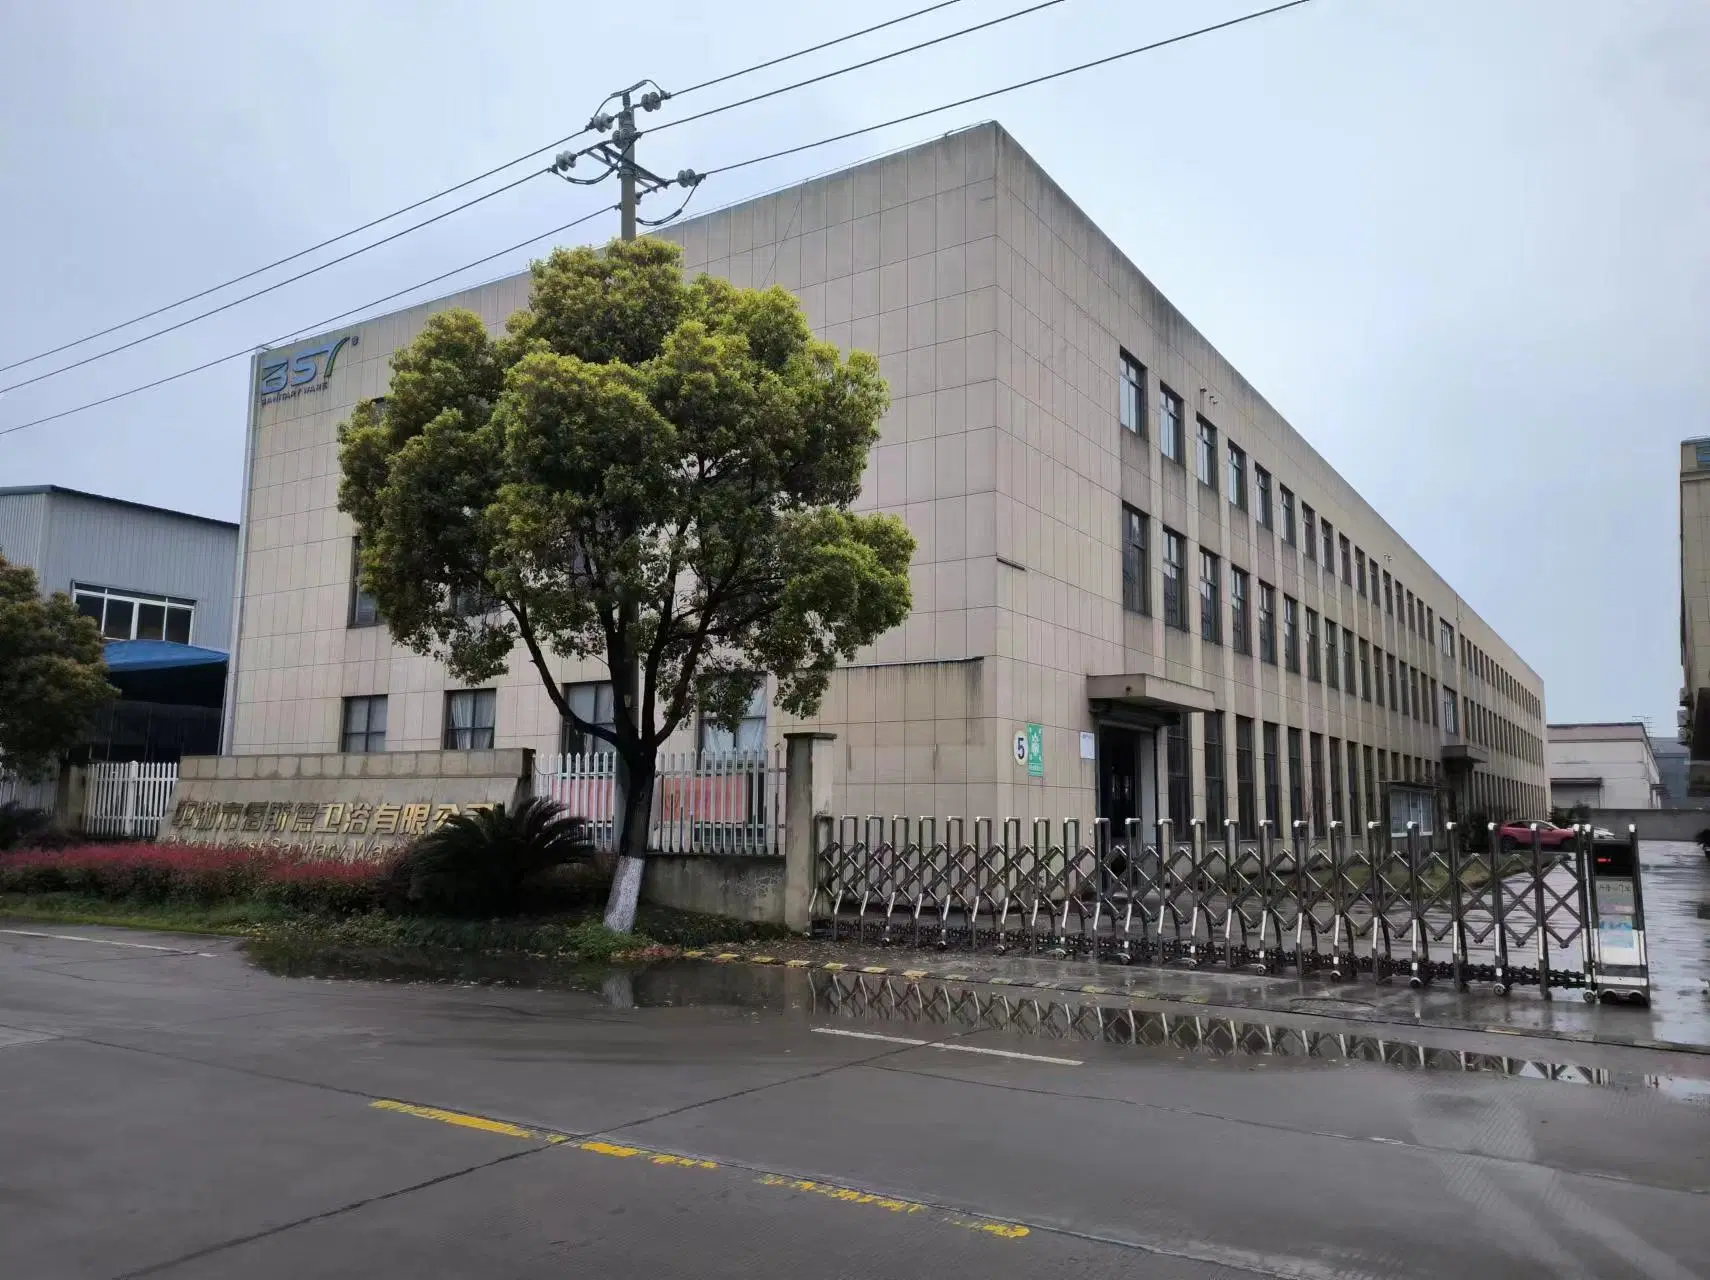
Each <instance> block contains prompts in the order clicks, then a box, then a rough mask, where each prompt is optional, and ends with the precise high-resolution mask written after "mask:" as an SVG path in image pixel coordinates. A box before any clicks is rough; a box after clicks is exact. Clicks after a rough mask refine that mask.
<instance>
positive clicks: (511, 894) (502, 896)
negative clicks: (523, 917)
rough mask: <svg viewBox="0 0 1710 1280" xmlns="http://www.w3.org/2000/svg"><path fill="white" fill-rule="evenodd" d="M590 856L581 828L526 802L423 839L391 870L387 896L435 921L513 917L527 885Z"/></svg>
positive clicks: (463, 817)
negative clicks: (440, 918) (431, 914)
mask: <svg viewBox="0 0 1710 1280" xmlns="http://www.w3.org/2000/svg"><path fill="white" fill-rule="evenodd" d="M593 852H594V845H593V841H592V840H591V839H590V838H589V833H588V827H587V823H585V822H584V821H583V820H582V819H581V818H572V817H567V816H565V814H564V813H563V811H562V809H561V808H560V807H559V806H558V805H557V804H555V803H553V802H552V801H551V800H547V799H544V798H542V797H539V796H531V797H529V798H528V799H526V800H524V801H522V803H520V804H517V805H514V806H510V807H507V806H505V805H502V804H498V805H494V806H493V807H492V808H491V809H485V810H477V811H476V812H473V813H463V814H458V815H457V816H456V817H454V818H451V819H449V820H448V821H447V822H446V823H445V825H443V826H441V827H439V828H438V829H436V830H434V831H431V832H429V833H428V834H427V835H425V836H423V837H422V838H421V839H420V840H418V841H416V843H415V844H414V845H413V846H412V847H411V848H410V850H409V852H407V853H406V854H404V856H403V857H402V858H401V859H399V861H398V864H397V865H396V866H395V867H394V868H393V870H392V874H391V876H390V877H389V879H390V885H389V893H388V896H389V897H390V898H391V899H392V900H393V901H394V902H397V903H399V905H404V906H407V907H409V908H412V909H415V910H419V911H429V912H434V913H436V914H442V915H455V916H499V915H512V914H514V913H516V912H517V911H518V910H520V909H521V908H522V906H523V904H524V902H525V899H526V896H527V893H528V889H529V887H530V884H531V882H533V881H534V880H536V879H537V878H538V877H539V876H541V875H542V874H543V873H545V872H548V871H550V870H552V869H553V868H555V867H560V866H563V865H564V864H565V863H568V862H574V861H577V860H579V859H585V858H590V857H592V856H593Z"/></svg>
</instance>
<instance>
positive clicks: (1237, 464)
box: [1229, 443, 1247, 511]
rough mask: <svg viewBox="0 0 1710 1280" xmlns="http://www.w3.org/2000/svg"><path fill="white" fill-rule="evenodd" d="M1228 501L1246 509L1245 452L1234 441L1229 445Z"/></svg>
mask: <svg viewBox="0 0 1710 1280" xmlns="http://www.w3.org/2000/svg"><path fill="white" fill-rule="evenodd" d="M1229 501H1230V503H1232V504H1233V505H1234V506H1237V507H1240V508H1241V510H1243V511H1245V510H1246V509H1247V452H1246V450H1244V449H1243V448H1241V446H1240V445H1238V444H1234V443H1231V444H1230V445H1229Z"/></svg>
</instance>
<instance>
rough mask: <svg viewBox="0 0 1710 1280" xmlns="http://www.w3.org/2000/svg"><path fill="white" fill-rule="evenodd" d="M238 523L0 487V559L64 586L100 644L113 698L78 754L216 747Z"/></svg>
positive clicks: (46, 588)
mask: <svg viewBox="0 0 1710 1280" xmlns="http://www.w3.org/2000/svg"><path fill="white" fill-rule="evenodd" d="M237 555H238V526H237V525H235V524H233V523H231V522H230V521H227V520H213V519H209V518H208V517H206V516H197V515H190V514H188V513H186V512H182V511H168V510H165V509H163V508H160V507H150V506H145V505H143V504H141V503H136V502H126V501H124V500H122V499H119V498H107V497H102V496H100V495H98V494H93V493H83V492H80V491H78V490H75V489H66V488H62V487H60V486H58V485H35V486H30V487H24V488H3V489H0V556H5V557H6V559H7V560H9V561H11V562H12V563H14V564H22V565H28V566H29V567H30V568H32V569H34V570H35V572H36V577H37V580H38V581H39V583H40V586H41V590H42V592H43V594H44V595H45V594H50V593H52V592H55V591H63V592H65V593H66V594H67V595H69V596H70V597H71V599H72V601H73V602H74V603H75V604H76V605H77V608H78V610H79V612H81V613H83V614H84V615H85V616H87V617H90V618H93V619H94V620H95V622H96V624H97V625H98V626H99V627H100V628H101V634H102V636H103V637H104V638H105V639H106V641H107V647H106V656H107V665H108V668H109V671H110V675H111V678H112V680H113V683H114V684H115V685H116V686H117V687H118V689H119V691H120V700H119V701H118V702H116V703H114V704H113V705H111V706H110V707H108V708H107V709H105V710H104V711H102V712H101V713H100V714H99V716H98V717H97V721H96V723H95V725H93V726H92V728H91V730H90V734H89V736H88V740H87V741H86V742H85V743H84V744H83V746H82V748H81V749H80V750H81V753H82V754H83V755H85V756H87V757H91V758H94V759H100V760H173V759H177V758H178V757H179V756H180V755H184V754H198V753H207V752H213V751H217V750H218V749H219V743H220V708H221V705H222V701H223V699H224V695H225V675H226V655H227V653H228V651H229V650H230V648H231V644H232V616H233V609H232V605H233V592H234V584H235V582H236V577H237Z"/></svg>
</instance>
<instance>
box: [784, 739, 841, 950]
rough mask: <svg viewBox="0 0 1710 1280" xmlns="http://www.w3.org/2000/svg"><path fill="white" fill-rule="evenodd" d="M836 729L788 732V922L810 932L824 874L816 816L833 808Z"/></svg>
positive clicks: (796, 929) (788, 925) (797, 930)
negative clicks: (815, 893) (816, 889)
mask: <svg viewBox="0 0 1710 1280" xmlns="http://www.w3.org/2000/svg"><path fill="white" fill-rule="evenodd" d="M836 739H837V735H836V734H835V733H814V732H807V733H786V734H785V735H784V744H785V745H784V926H785V927H786V928H788V929H789V930H790V931H791V932H792V933H807V932H808V930H809V928H810V927H811V926H812V923H813V919H812V916H813V910H812V908H813V887H814V883H815V881H816V880H817V879H818V876H819V868H818V866H817V865H816V864H817V862H818V859H819V851H818V850H817V849H815V848H814V827H815V822H814V819H815V817H816V816H817V815H818V814H821V813H829V812H830V810H831V765H832V761H831V744H832V743H833V742H834V741H836Z"/></svg>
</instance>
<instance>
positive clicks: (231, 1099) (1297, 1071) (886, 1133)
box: [0, 925, 1710, 1280]
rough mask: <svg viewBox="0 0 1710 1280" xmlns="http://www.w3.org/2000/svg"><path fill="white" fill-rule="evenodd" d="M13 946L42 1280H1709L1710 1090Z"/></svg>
mask: <svg viewBox="0 0 1710 1280" xmlns="http://www.w3.org/2000/svg"><path fill="white" fill-rule="evenodd" d="M15 928H16V929H18V930H23V931H25V932H22V933H20V932H5V933H0V1242H3V1244H0V1274H3V1275H4V1276H6V1277H7V1278H8V1280H12V1278H13V1277H17V1278H18V1280H38V1278H47V1277H117V1276H138V1275H159V1276H168V1277H185V1278H188V1277H230V1276H244V1277H246V1278H247V1280H268V1278H270V1277H287V1276H288V1277H293V1278H296V1277H303V1276H316V1277H323V1276H324V1277H344V1276H350V1277H357V1276H360V1277H365V1278H368V1280H376V1278H377V1280H387V1278H390V1277H406V1276H407V1277H422V1276H483V1277H492V1276H502V1277H508V1276H528V1277H533V1276H562V1275H567V1274H594V1275H610V1276H616V1277H625V1276H645V1277H649V1278H650V1280H659V1278H661V1277H675V1276H683V1277H696V1278H703V1277H723V1276H729V1277H739V1276H740V1277H744V1278H745V1280H756V1278H758V1280H765V1278H767V1277H783V1276H792V1277H794V1276H801V1275H815V1276H851V1277H853V1276H861V1277H882V1276H898V1277H902V1276H911V1277H912V1276H919V1275H922V1274H932V1273H935V1272H936V1273H941V1274H949V1273H950V1272H951V1270H952V1269H955V1270H956V1271H959V1272H965V1273H968V1274H976V1275H981V1276H989V1277H997V1278H1000V1280H1001V1278H1003V1277H1012V1276H1013V1277H1021V1276H1028V1277H1036V1276H1039V1275H1042V1274H1047V1275H1050V1274H1067V1273H1069V1272H1071V1271H1072V1272H1073V1273H1074V1274H1077V1275H1087V1276H1095V1277H1096V1276H1118V1275H1120V1276H1138V1277H1152V1276H1157V1277H1165V1276H1168V1277H1189V1278H1197V1277H1211V1276H1255V1275H1256V1276H1298V1277H1326V1276H1337V1277H1352V1276H1383V1277H1396V1276H1418V1277H1427V1276H1429V1277H1440V1276H1443V1275H1452V1276H1455V1277H1457V1278H1458V1280H1472V1278H1474V1277H1487V1276H1488V1277H1504V1278H1505V1280H1506V1278H1513V1277H1527V1276H1539V1277H1544V1276H1548V1277H1562V1276H1634V1277H1637V1276H1644V1277H1667V1278H1669V1280H1673V1278H1676V1277H1679V1278H1681V1280H1684V1278H1685V1277H1700V1276H1705V1275H1710V1230H1706V1228H1705V1222H1706V1220H1707V1215H1710V1103H1707V1101H1706V1099H1710V1057H1704V1056H1696V1055H1686V1054H1677V1055H1664V1054H1659V1053H1655V1052H1651V1051H1645V1050H1635V1049H1617V1048H1613V1047H1610V1046H1581V1045H1564V1044H1561V1043H1559V1042H1548V1041H1541V1040H1539V1041H1531V1040H1527V1039H1525V1038H1523V1037H1519V1036H1513V1035H1502V1036H1498V1035H1479V1034H1474V1033H1464V1032H1458V1031H1447V1030H1443V1029H1428V1030H1421V1031H1420V1032H1418V1033H1417V1034H1416V1035H1414V1036H1413V1038H1412V1039H1408V1038H1406V1037H1405V1036H1404V1037H1403V1038H1402V1039H1400V1040H1397V1039H1395V1038H1394V1037H1390V1038H1388V1039H1383V1040H1377V1039H1373V1037H1374V1034H1375V1033H1374V1030H1373V1028H1372V1027H1370V1026H1354V1025H1353V1024H1346V1023H1338V1022H1336V1021H1334V1020H1333V1019H1329V1018H1322V1017H1305V1016H1298V1017H1292V1018H1290V1017H1287V1016H1284V1015H1270V1014H1251V1015H1246V1016H1247V1017H1248V1018H1249V1019H1259V1018H1263V1019H1268V1020H1269V1021H1266V1022H1263V1023H1260V1022H1257V1021H1246V1022H1242V1021H1240V1020H1239V1019H1235V1020H1220V1019H1217V1018H1215V1017H1212V1016H1211V1015H1209V1014H1205V1015H1195V1014H1188V1013H1184V1012H1183V1011H1182V1010H1181V1008H1180V1007H1179V1006H1176V1007H1175V1008H1173V1009H1171V1008H1159V1009H1157V1010H1153V1011H1147V1010H1144V1009H1141V1010H1139V1011H1138V1014H1136V1011H1135V1009H1134V1008H1133V1007H1132V1006H1131V1005H1125V1006H1124V1008H1123V1009H1122V1010H1115V1009H1112V1010H1105V1009H1103V1008H1096V1007H1092V1006H1087V1005H1078V1006H1074V1007H1072V1008H1071V1007H1069V1006H1064V1007H1063V1008H1062V1009H1055V1008H1053V1007H1052V1006H1049V1005H1042V1004H1039V1003H1037V1002H1031V1007H1029V1006H1030V1002H1029V1001H1028V1000H1026V999H1023V998H1021V997H1016V996H1011V995H1008V994H1006V993H1003V992H1001V990H999V989H992V988H987V989H986V990H985V991H984V993H981V992H978V991H975V992H973V993H971V994H970V993H969V992H967V991H964V992H962V993H960V994H957V993H953V992H949V991H941V992H923V993H921V994H918V995H916V996H912V997H911V996H908V995H907V993H906V992H905V993H903V995H902V996H901V997H900V1001H901V1002H900V1003H899V996H898V993H897V992H896V991H895V990H892V991H891V993H890V994H889V995H887V994H886V989H888V984H876V985H875V984H868V985H867V986H864V987H860V986H858V983H857V980H856V978H855V976H854V975H822V974H815V973H810V972H802V971H785V970H761V969H750V968H746V967H735V966H725V967H719V966H705V967H695V966H691V965H679V966H671V967H667V968H665V969H662V970H659V971H656V972H652V973H648V974H644V975H642V976H641V977H640V978H638V979H636V980H634V981H630V982H624V981H615V982H610V983H607V984H605V989H604V990H603V991H602V989H601V984H599V983H594V984H592V986H591V989H590V990H587V991H576V990H560V991H535V990H513V989H498V988H472V987H448V986H429V985H417V986H403V985H388V984H381V983H364V982H329V981H303V980H291V979H283V978H276V977H272V976H269V975H266V974H263V973H260V972H257V971H256V970H254V969H252V968H251V967H249V966H248V964H247V963H246V962H245V961H244V959H243V958H242V957H241V956H240V955H238V954H237V953H236V952H235V951H234V950H233V949H232V948H231V947H230V946H229V945H228V944H225V943H223V942H221V943H210V942H208V941H207V940H195V939H173V938H170V937H164V936H159V935H140V934H134V933H129V932H123V931H116V930H113V931H109V930H99V929H81V928H66V929H53V928H51V927H37V926H25V925H20V926H15ZM40 933H59V934H63V935H66V936H64V937H42V936H30V935H31V934H40ZM89 939H105V941H92V940H89ZM141 940H146V941H147V942H148V943H150V944H151V945H153V946H155V947H166V948H169V949H166V950H149V949H146V948H144V947H139V946H136V945H131V946H122V945H113V944H114V943H121V942H128V943H132V944H135V943H137V942H138V941H141ZM939 997H942V1003H941V1005H940V1002H939ZM911 999H912V1000H914V1002H915V1003H913V1004H910V1003H909V1000H911ZM929 1002H930V1003H931V1008H930V1009H929V1008H928V1003H929ZM940 1008H941V1010H942V1011H941V1012H940V1011H939V1010H940ZM1136 1017H1138V1021H1136ZM1172 1019H1173V1021H1171V1020H1172ZM1125 1020H1126V1022H1125ZM829 1032H841V1033H851V1032H852V1033H855V1034H829ZM1356 1033H1357V1034H1356ZM869 1037H885V1038H869ZM1148 1040H1151V1041H1156V1043H1144V1042H1145V1041H1148ZM1134 1041H1141V1042H1142V1043H1133V1042H1134ZM909 1042H914V1043H909ZM921 1042H924V1043H921ZM949 1046H955V1047H953V1048H952V1047H949ZM1267 1046H1269V1047H1267ZM1291 1046H1292V1047H1291ZM970 1049H972V1050H983V1051H988V1052H968V1050H970ZM1309 1053H1310V1054H1311V1055H1313V1056H1307V1055H1308V1054H1309ZM1009 1055H1026V1056H1009ZM1361 1057H1372V1058H1377V1059H1383V1060H1386V1061H1388V1062H1391V1063H1394V1064H1396V1065H1382V1064H1381V1063H1380V1062H1362V1061H1357V1060H1355V1061H1350V1060H1349V1059H1358V1058H1361ZM1564 1061H1565V1062H1566V1063H1570V1064H1578V1065H1563V1064H1564ZM1422 1064H1435V1065H1422ZM1505 1073H1508V1074H1505ZM1509 1074H1518V1075H1520V1076H1522V1077H1545V1076H1550V1075H1556V1076H1559V1077H1561V1078H1560V1079H1546V1078H1509ZM377 1104H379V1105H377Z"/></svg>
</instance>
